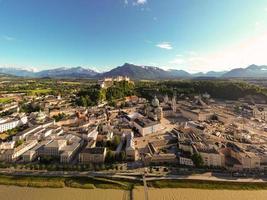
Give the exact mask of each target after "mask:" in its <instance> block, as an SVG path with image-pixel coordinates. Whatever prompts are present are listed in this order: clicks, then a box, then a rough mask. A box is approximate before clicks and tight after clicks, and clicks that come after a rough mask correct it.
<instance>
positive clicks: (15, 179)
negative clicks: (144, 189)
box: [0, 175, 133, 190]
mask: <svg viewBox="0 0 267 200" xmlns="http://www.w3.org/2000/svg"><path fill="white" fill-rule="evenodd" d="M0 185H15V186H22V187H49V188H62V187H71V188H82V189H94V188H99V189H120V190H130V189H132V187H133V184H132V183H129V182H124V181H115V180H110V179H105V178H90V177H69V178H65V177H30V176H4V175H0Z"/></svg>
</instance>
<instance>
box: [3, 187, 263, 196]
mask: <svg viewBox="0 0 267 200" xmlns="http://www.w3.org/2000/svg"><path fill="white" fill-rule="evenodd" d="M0 192H1V200H36V199H38V200H47V199H50V200H61V199H64V200H93V199H101V200H127V199H131V200H143V199H144V189H143V187H141V186H137V187H135V188H134V189H133V191H132V196H131V197H130V195H129V191H126V190H118V189H79V188H66V187H65V188H32V187H18V186H5V185H0ZM148 196H149V199H153V200H162V199H164V200H215V199H216V200H251V199H253V200H265V199H266V196H267V190H201V189H192V188H166V189H156V188H149V189H148Z"/></svg>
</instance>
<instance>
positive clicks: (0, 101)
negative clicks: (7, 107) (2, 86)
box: [0, 98, 12, 104]
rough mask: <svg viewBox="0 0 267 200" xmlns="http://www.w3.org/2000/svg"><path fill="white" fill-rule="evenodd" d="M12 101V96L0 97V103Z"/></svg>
mask: <svg viewBox="0 0 267 200" xmlns="http://www.w3.org/2000/svg"><path fill="white" fill-rule="evenodd" d="M11 101H12V98H0V103H3V104H5V103H10V102H11Z"/></svg>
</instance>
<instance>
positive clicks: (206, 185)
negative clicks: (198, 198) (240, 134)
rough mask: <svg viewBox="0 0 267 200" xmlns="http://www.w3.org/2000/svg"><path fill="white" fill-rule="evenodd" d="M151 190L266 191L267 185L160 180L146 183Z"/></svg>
mask: <svg viewBox="0 0 267 200" xmlns="http://www.w3.org/2000/svg"><path fill="white" fill-rule="evenodd" d="M148 186H149V187H153V188H195V189H209V190H218V189H223V190H266V189H267V183H264V182H263V183H246V182H242V183H241V182H223V181H201V180H160V181H151V182H148Z"/></svg>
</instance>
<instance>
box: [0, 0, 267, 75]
mask: <svg viewBox="0 0 267 200" xmlns="http://www.w3.org/2000/svg"><path fill="white" fill-rule="evenodd" d="M265 52H267V0H223V1H219V0H0V66H4V67H24V68H35V69H38V70H41V69H47V68H56V67H75V66H83V67H88V68H93V69H97V70H99V71H103V70H107V69H110V68H112V67H116V66H119V65H122V64H123V63H124V62H130V63H135V64H142V65H153V66H159V67H162V68H165V69H169V68H175V69H184V70H187V71H189V72H198V71H209V70H215V71H219V70H225V69H231V68H235V67H246V66H247V65H249V64H253V63H255V64H267V56H266V54H265Z"/></svg>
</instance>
